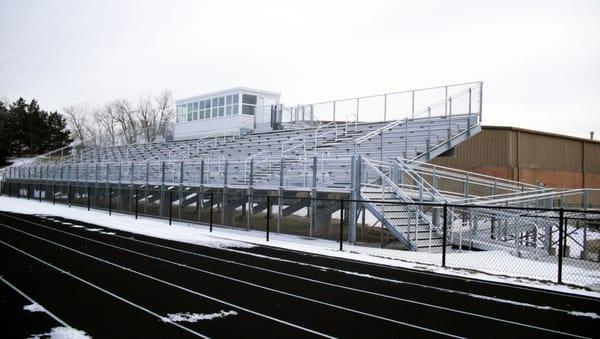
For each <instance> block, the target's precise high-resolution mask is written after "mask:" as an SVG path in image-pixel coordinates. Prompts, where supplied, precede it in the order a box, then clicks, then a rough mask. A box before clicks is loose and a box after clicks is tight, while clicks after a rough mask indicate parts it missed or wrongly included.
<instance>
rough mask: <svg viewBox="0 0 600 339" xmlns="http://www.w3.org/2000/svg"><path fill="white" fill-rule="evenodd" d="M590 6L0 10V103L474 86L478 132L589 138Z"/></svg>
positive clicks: (103, 4) (595, 53) (595, 51)
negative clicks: (494, 129)
mask: <svg viewBox="0 0 600 339" xmlns="http://www.w3.org/2000/svg"><path fill="white" fill-rule="evenodd" d="M599 18H600V1H598V0H592V1H571V0H569V1H559V2H557V1H525V0H520V1H481V0H479V1H374V0H368V1H366V0H365V1H360V2H353V1H307V0H302V1H257V0H253V1H200V0H197V1H108V0H102V1H78V0H73V1H50V0H48V1H29V0H19V1H1V2H0V97H4V98H8V99H10V100H14V99H16V98H17V97H19V96H23V97H25V98H27V99H30V98H32V97H35V98H37V99H39V101H40V103H41V105H42V107H44V108H48V109H52V110H54V109H57V110H60V108H61V107H64V106H65V105H69V104H80V103H88V104H90V105H101V104H104V103H106V102H108V101H111V100H113V99H117V98H128V99H131V100H135V99H136V98H137V97H138V96H140V95H147V94H149V93H158V92H159V91H161V90H162V89H164V88H168V89H171V90H172V91H173V94H174V96H175V98H184V97H189V96H193V95H197V94H201V93H204V92H210V91H215V90H220V89H224V88H229V87H235V86H248V87H255V88H263V89H267V90H274V91H278V92H281V93H282V102H284V103H285V104H289V105H292V104H296V103H310V102H316V101H323V100H329V99H337V98H345V97H352V96H360V95H369V94H378V93H384V92H391V91H399V90H405V89H410V88H418V87H427V86H435V85H441V84H448V83H457V82H466V81H477V80H483V81H484V82H485V87H484V124H488V125H490V124H502V125H512V126H519V127H525V128H533V129H540V130H545V131H553V132H559V133H565V134H570V135H577V136H581V137H588V135H589V131H591V130H595V131H596V132H597V134H599V133H600V107H599V105H598V104H595V102H596V101H598V100H599V99H600V98H599V96H600V19H599Z"/></svg>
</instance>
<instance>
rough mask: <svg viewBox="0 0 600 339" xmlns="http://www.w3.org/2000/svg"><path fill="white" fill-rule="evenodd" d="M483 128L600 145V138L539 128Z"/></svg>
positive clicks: (484, 127) (483, 127)
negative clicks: (589, 137) (545, 130)
mask: <svg viewBox="0 0 600 339" xmlns="http://www.w3.org/2000/svg"><path fill="white" fill-rule="evenodd" d="M481 128H482V129H487V130H504V131H515V132H525V133H530V134H537V135H544V136H548V137H553V138H560V139H567V140H574V141H585V142H590V143H594V144H599V145H600V140H592V139H588V138H581V137H575V136H571V135H564V134H559V133H552V132H544V131H537V130H533V129H527V128H521V127H513V126H487V125H485V126H481Z"/></svg>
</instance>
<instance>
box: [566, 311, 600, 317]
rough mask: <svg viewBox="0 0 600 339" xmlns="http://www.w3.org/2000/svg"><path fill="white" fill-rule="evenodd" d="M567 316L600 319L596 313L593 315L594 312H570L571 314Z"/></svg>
mask: <svg viewBox="0 0 600 339" xmlns="http://www.w3.org/2000/svg"><path fill="white" fill-rule="evenodd" d="M569 314H571V315H576V316H578V317H588V318H592V319H600V315H598V313H594V312H577V311H571V312H569Z"/></svg>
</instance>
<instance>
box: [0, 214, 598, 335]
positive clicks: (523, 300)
mask: <svg viewBox="0 0 600 339" xmlns="http://www.w3.org/2000/svg"><path fill="white" fill-rule="evenodd" d="M165 227H168V226H167V225H165ZM99 229H101V230H99ZM0 256H1V264H0V268H1V271H0V275H1V276H2V280H1V281H0V291H1V302H0V305H1V311H2V317H1V319H2V321H3V323H4V325H3V326H2V327H1V328H0V331H1V332H2V333H0V336H2V337H3V338H24V337H27V336H30V335H33V334H39V333H47V332H49V331H50V329H51V328H53V327H57V326H65V325H66V326H70V327H73V328H75V329H78V330H82V331H85V332H86V333H87V334H89V335H90V336H92V337H94V338H115V337H120V338H139V337H144V338H149V337H161V338H178V337H197V336H200V337H252V338H265V337H274V338H285V337H311V336H313V337H314V336H326V337H370V338H372V337H403V338H421V337H485V338H490V337H501V338H507V337H513V338H532V337H538V338H548V337H598V335H599V334H600V332H599V331H600V320H599V319H595V318H593V317H590V316H581V315H576V314H573V313H572V311H576V312H581V313H590V312H592V313H600V300H599V299H594V298H590V297H583V296H574V295H568V294H564V293H557V292H551V291H543V290H538V289H533V288H526V287H517V286H511V285H506V284H500V283H492V282H484V281H478V280H473V279H464V278H459V277H450V276H443V275H438V274H433V273H429V272H423V271H415V270H409V269H401V268H392V267H386V266H381V265H374V264H368V263H361V262H355V261H350V260H345V259H337V258H331V257H324V256H318V255H312V254H306V253H299V252H294V251H288V250H282V249H276V248H270V247H262V246H257V247H251V248H215V247H206V246H199V245H192V244H187V243H180V242H175V241H168V240H163V239H157V238H152V237H147V236H143V235H139V234H133V233H127V232H123V231H118V230H110V229H108V228H106V227H101V226H96V225H92V224H87V223H84V222H80V221H76V220H67V219H63V218H59V217H38V216H32V215H21V214H14V213H3V212H2V213H0ZM18 291H20V292H18ZM32 300H33V301H35V302H36V303H38V304H40V305H42V306H43V307H44V308H46V309H47V310H48V311H49V312H50V313H51V314H52V315H53V316H50V315H48V314H46V313H39V312H38V313H30V312H28V311H24V310H23V306H24V305H27V304H31V303H32V302H31V301H32ZM177 313H191V314H194V313H197V314H204V315H210V314H217V315H218V316H217V317H214V318H213V319H202V320H198V321H196V322H186V321H180V320H181V319H173V320H167V319H168V316H169V314H177ZM61 324H62V325H61Z"/></svg>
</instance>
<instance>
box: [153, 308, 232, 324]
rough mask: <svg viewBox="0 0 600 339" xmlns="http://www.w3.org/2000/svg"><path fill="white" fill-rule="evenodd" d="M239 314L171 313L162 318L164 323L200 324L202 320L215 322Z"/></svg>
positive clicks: (226, 312)
mask: <svg viewBox="0 0 600 339" xmlns="http://www.w3.org/2000/svg"><path fill="white" fill-rule="evenodd" d="M237 314H238V313H237V312H236V311H224V310H221V311H219V312H217V313H210V314H204V313H189V312H186V313H169V314H167V316H166V317H163V318H162V321H164V322H188V323H195V322H198V321H200V320H213V319H216V318H225V317H228V316H230V315H237Z"/></svg>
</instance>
